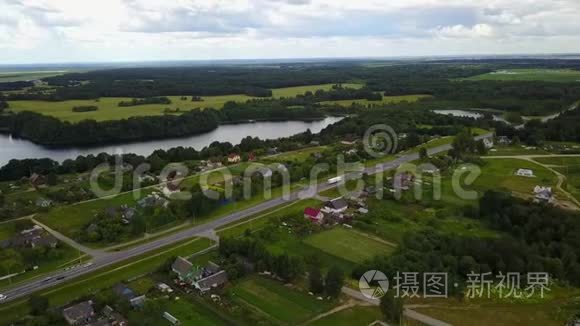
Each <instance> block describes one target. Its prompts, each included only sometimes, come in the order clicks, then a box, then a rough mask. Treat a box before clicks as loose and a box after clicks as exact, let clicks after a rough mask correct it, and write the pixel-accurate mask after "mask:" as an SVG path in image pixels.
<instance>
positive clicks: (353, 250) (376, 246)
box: [304, 227, 395, 263]
mask: <svg viewBox="0 0 580 326" xmlns="http://www.w3.org/2000/svg"><path fill="white" fill-rule="evenodd" d="M304 242H305V243H306V244H309V245H311V246H313V247H315V248H318V249H320V250H322V251H324V252H326V253H329V254H331V255H334V256H337V257H340V258H342V259H346V260H348V261H352V262H355V263H362V262H364V261H365V260H368V259H371V258H373V257H374V256H378V255H380V256H388V255H390V254H391V253H392V252H393V251H394V249H395V248H394V247H393V246H390V245H388V244H386V243H383V242H380V241H377V240H374V239H372V238H370V237H367V236H365V235H364V234H361V233H359V232H355V231H353V230H349V229H346V228H343V227H335V228H334V229H332V230H329V231H324V232H320V233H317V234H315V235H312V236H310V237H308V238H306V239H305V240H304Z"/></svg>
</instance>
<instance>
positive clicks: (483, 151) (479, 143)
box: [475, 140, 487, 155]
mask: <svg viewBox="0 0 580 326" xmlns="http://www.w3.org/2000/svg"><path fill="white" fill-rule="evenodd" d="M475 147H476V150H477V154H479V155H485V154H487V147H485V143H484V142H483V140H479V141H477V143H476V144H475Z"/></svg>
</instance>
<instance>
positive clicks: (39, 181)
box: [28, 173, 46, 187]
mask: <svg viewBox="0 0 580 326" xmlns="http://www.w3.org/2000/svg"><path fill="white" fill-rule="evenodd" d="M28 181H29V182H30V184H31V185H32V186H33V187H38V186H41V185H43V184H45V183H46V177H45V176H43V175H40V174H37V173H33V174H32V175H31V176H30V178H28Z"/></svg>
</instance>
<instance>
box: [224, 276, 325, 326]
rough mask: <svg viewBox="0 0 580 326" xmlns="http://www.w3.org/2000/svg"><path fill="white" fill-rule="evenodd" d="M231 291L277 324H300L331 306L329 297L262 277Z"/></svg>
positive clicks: (250, 279)
mask: <svg viewBox="0 0 580 326" xmlns="http://www.w3.org/2000/svg"><path fill="white" fill-rule="evenodd" d="M229 295H230V297H231V298H232V299H233V300H235V301H237V302H239V303H240V304H242V305H244V306H246V307H248V308H249V309H251V310H255V311H256V312H258V313H261V314H263V315H264V316H265V317H267V318H269V319H271V321H272V322H273V323H275V324H293V325H296V324H298V323H300V322H304V321H307V320H308V319H310V318H312V317H314V316H316V315H318V314H320V313H322V312H324V311H326V310H328V309H330V308H331V304H330V303H329V302H328V301H319V300H316V298H315V297H314V296H310V295H308V294H306V293H303V292H299V291H297V290H293V289H292V288H288V287H286V286H284V285H283V284H282V283H280V282H277V281H274V280H270V279H266V278H261V277H250V278H247V279H244V280H243V281H241V282H239V283H238V284H237V285H236V286H235V287H234V288H232V289H231V290H230V292H229Z"/></svg>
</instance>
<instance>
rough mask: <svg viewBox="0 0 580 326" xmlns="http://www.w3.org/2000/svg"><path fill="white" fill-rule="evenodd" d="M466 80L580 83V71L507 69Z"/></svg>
mask: <svg viewBox="0 0 580 326" xmlns="http://www.w3.org/2000/svg"><path fill="white" fill-rule="evenodd" d="M465 80H473V81H478V80H503V81H514V80H515V81H533V80H541V81H547V82H561V83H571V82H580V71H578V70H571V69H505V70H499V71H495V72H491V73H487V74H483V75H478V76H473V77H469V78H466V79H465Z"/></svg>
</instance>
